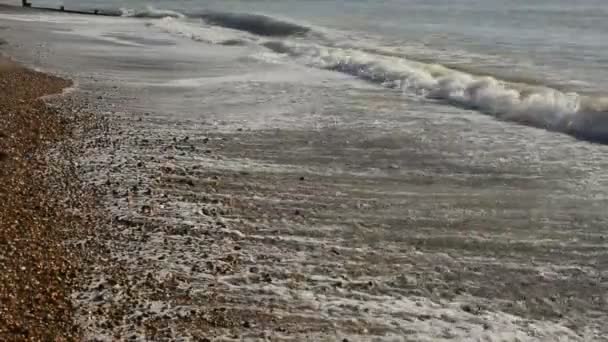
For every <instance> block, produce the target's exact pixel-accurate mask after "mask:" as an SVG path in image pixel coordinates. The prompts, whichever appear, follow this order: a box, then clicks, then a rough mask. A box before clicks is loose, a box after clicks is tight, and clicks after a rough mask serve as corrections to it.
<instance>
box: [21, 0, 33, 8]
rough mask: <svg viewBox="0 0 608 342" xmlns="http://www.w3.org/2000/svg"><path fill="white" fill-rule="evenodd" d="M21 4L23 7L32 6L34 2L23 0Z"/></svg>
mask: <svg viewBox="0 0 608 342" xmlns="http://www.w3.org/2000/svg"><path fill="white" fill-rule="evenodd" d="M21 5H22V6H23V7H32V3H30V2H27V0H21Z"/></svg>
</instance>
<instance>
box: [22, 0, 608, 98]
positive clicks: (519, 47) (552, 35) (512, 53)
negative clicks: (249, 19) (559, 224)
mask: <svg viewBox="0 0 608 342" xmlns="http://www.w3.org/2000/svg"><path fill="white" fill-rule="evenodd" d="M34 2H35V3H40V4H49V5H57V4H59V3H60V2H58V1H53V0H37V1H34ZM62 3H63V4H65V6H66V7H70V8H72V7H80V8H108V9H118V8H131V9H136V10H142V9H145V8H146V7H147V6H153V7H155V8H158V9H173V10H176V11H179V12H182V13H184V14H197V13H201V12H204V11H210V10H211V11H221V12H234V13H260V14H267V15H271V16H281V17H284V18H288V19H295V20H298V21H301V22H303V23H305V24H312V25H319V26H322V27H328V28H334V29H339V30H343V31H346V32H349V33H350V34H351V35H352V36H353V37H354V38H353V39H355V40H356V37H360V38H364V37H369V36H371V38H373V39H374V40H375V41H374V43H375V44H377V45H380V46H385V47H390V48H393V49H399V48H402V49H408V48H410V47H414V48H410V49H408V53H409V55H410V56H412V55H413V56H414V57H424V58H428V59H429V60H436V61H438V62H442V63H444V64H450V65H453V64H456V65H459V66H464V67H467V68H472V69H473V70H475V71H479V72H481V73H483V72H484V71H485V72H491V73H498V74H499V75H503V74H504V75H505V76H506V75H512V76H515V77H518V78H521V79H524V80H525V79H530V80H542V81H545V82H552V83H553V82H557V83H560V84H562V85H564V86H568V88H569V89H578V90H581V89H584V90H586V91H592V92H597V93H602V91H603V90H605V89H606V86H607V85H608V39H605V36H606V34H608V21H607V20H606V17H607V16H608V4H607V3H606V2H605V1H603V0H582V1H566V0H526V1H523V0H514V1H501V0H489V1H488V0H463V1H451V0H429V1H427V0H424V1H423V0H388V1H372V2H370V1H360V0H313V1H295V0H286V1H268V0H261V1H260V0H253V1H238V0H235V1H217V0H215V1H213V0H211V1H201V0H197V1H193V0H190V1H187V0H178V1H166V0H165V1H162V0H160V1H159V0H136V1H116V0H106V1H103V0H84V1H82V0H65V1H62ZM353 43H355V44H356V43H357V42H356V41H354V42H353Z"/></svg>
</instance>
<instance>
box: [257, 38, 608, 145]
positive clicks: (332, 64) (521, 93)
mask: <svg viewBox="0 0 608 342" xmlns="http://www.w3.org/2000/svg"><path fill="white" fill-rule="evenodd" d="M264 45H265V46H266V47H268V48H270V49H271V50H273V51H275V52H277V53H279V54H283V55H288V56H291V57H293V58H296V59H297V60H299V61H300V62H302V63H305V64H307V65H309V66H312V67H317V68H323V69H330V70H335V71H339V72H344V73H348V74H351V75H354V76H357V77H359V78H362V79H365V80H369V81H373V82H376V83H380V84H382V85H384V86H386V87H390V88H398V89H401V90H403V91H404V92H409V93H415V94H418V95H420V96H423V97H426V98H430V99H439V100H444V101H447V102H449V103H453V104H456V105H459V106H463V107H467V108H471V109H477V110H479V111H482V112H484V113H487V114H491V115H494V116H496V117H498V118H500V119H504V120H511V121H518V122H524V123H526V124H529V125H532V126H536V127H542V128H547V129H550V130H555V131H561V132H567V133H571V134H573V135H577V136H581V137H584V138H589V139H594V140H595V139H608V127H606V128H604V127H598V126H597V125H596V124H597V123H598V122H597V120H598V114H602V113H603V112H606V111H607V109H608V100H607V99H602V98H599V99H598V98H589V97H585V96H581V95H579V94H577V93H564V92H561V91H559V90H555V89H551V88H548V87H539V86H530V85H525V84H516V83H509V82H505V81H501V80H498V79H495V78H492V77H478V76H474V75H471V74H467V73H465V72H460V71H456V70H451V69H449V68H446V67H443V66H441V65H437V64H425V63H420V62H415V61H410V60H407V59H405V58H398V57H391V56H381V55H377V54H371V53H367V52H363V51H359V50H355V49H341V48H330V47H326V46H322V45H318V44H303V43H299V42H286V41H283V42H278V41H270V42H266V43H265V44H264ZM590 121H596V122H594V123H592V122H590ZM600 124H603V122H602V123H600ZM607 124H608V122H607ZM607 126H608V125H607ZM598 128H599V129H598Z"/></svg>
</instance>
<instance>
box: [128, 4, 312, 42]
mask: <svg viewBox="0 0 608 342" xmlns="http://www.w3.org/2000/svg"><path fill="white" fill-rule="evenodd" d="M120 14H121V16H123V17H133V18H151V19H161V18H166V17H171V18H178V19H183V18H192V19H202V20H204V21H205V22H206V23H208V24H210V25H216V26H221V27H225V28H230V29H233V30H239V31H245V32H249V33H253V34H257V35H260V36H268V37H287V36H294V35H304V34H307V33H309V32H310V31H311V29H310V28H309V27H306V26H303V25H299V24H295V23H290V22H287V21H283V20H279V19H276V18H272V17H268V16H265V15H261V14H240V13H228V12H204V13H198V14H183V13H180V12H176V11H171V10H163V9H157V8H154V7H152V6H148V7H146V9H144V10H133V9H126V8H125V9H121V13H120Z"/></svg>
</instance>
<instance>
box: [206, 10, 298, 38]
mask: <svg viewBox="0 0 608 342" xmlns="http://www.w3.org/2000/svg"><path fill="white" fill-rule="evenodd" d="M199 16H200V18H201V19H203V20H204V21H206V22H207V23H209V24H212V25H217V26H222V27H226V28H231V29H235V30H240V31H246V32H249V33H253V34H257V35H260V36H274V37H287V36H294V35H304V34H306V33H308V32H310V28H309V27H306V26H302V25H298V24H294V23H290V22H287V21H281V20H278V19H275V18H271V17H267V16H264V15H260V14H236V13H223V12H212V13H204V14H200V15H199Z"/></svg>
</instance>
